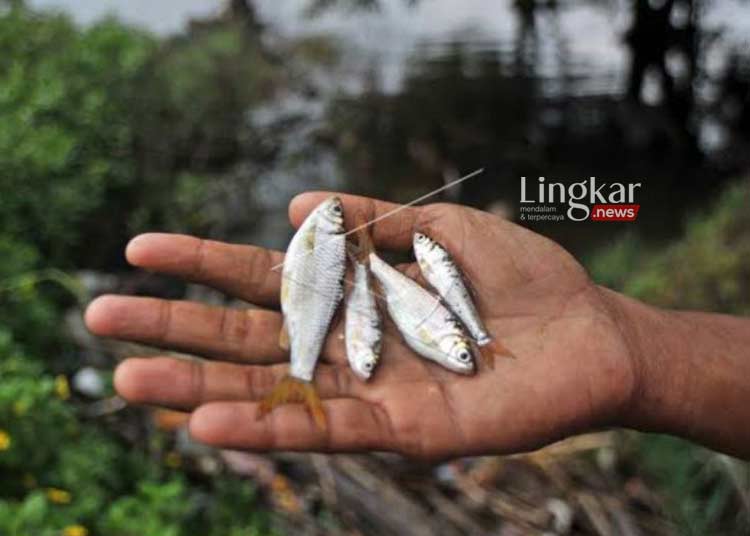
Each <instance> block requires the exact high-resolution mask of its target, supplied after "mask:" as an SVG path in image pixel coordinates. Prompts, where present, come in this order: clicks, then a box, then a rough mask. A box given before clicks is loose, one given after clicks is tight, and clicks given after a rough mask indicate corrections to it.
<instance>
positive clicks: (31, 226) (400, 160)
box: [0, 0, 750, 536]
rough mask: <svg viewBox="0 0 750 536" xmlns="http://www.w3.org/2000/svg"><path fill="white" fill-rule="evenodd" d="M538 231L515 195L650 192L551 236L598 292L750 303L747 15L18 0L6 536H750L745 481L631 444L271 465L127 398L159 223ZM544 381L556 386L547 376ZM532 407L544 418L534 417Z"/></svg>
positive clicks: (1, 283)
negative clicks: (148, 252) (367, 211)
mask: <svg viewBox="0 0 750 536" xmlns="http://www.w3.org/2000/svg"><path fill="white" fill-rule="evenodd" d="M479 167H484V168H485V170H486V171H485V173H484V174H483V175H481V176H479V177H477V178H475V179H471V180H469V181H467V182H465V183H463V184H462V185H461V186H460V187H459V188H455V189H451V190H448V191H447V192H446V193H445V195H444V196H443V197H441V198H440V199H436V200H448V201H453V202H460V203H464V204H468V205H472V206H476V207H478V208H482V209H485V210H490V211H493V212H495V213H497V214H499V215H502V216H503V217H506V218H509V219H515V218H516V217H517V209H518V200H519V198H520V197H519V196H520V191H519V177H520V176H522V175H525V176H528V177H532V178H535V177H536V176H539V175H543V176H546V177H552V178H556V179H561V180H570V181H574V180H580V179H582V178H587V177H589V176H590V175H596V176H597V177H600V178H602V179H603V180H619V181H624V182H628V181H639V182H642V183H643V188H642V190H641V194H640V197H639V199H638V201H639V202H640V203H641V211H640V213H639V217H638V221H637V222H636V223H634V224H615V223H575V224H568V223H547V224H546V225H545V224H541V223H540V224H537V225H536V226H532V228H533V229H535V230H536V231H539V232H541V233H543V234H545V235H547V236H550V237H552V238H554V239H555V240H557V241H559V242H560V243H562V244H563V245H564V246H565V247H566V248H568V249H569V250H571V251H573V252H574V253H575V254H576V255H577V256H578V257H579V258H580V259H582V260H583V262H584V263H585V265H586V266H587V268H588V269H589V270H590V271H591V273H592V275H593V277H594V278H595V279H596V280H597V281H598V282H600V283H602V284H605V285H608V286H610V287H613V288H616V289H618V290H620V291H624V292H626V293H628V294H630V295H632V296H635V297H638V298H640V299H643V300H646V301H649V302H651V303H656V304H659V305H663V306H669V307H691V308H700V309H704V310H711V311H722V312H727V313H735V314H748V313H749V312H750V210H749V209H750V178H748V169H750V4H749V3H748V2H745V1H742V0H715V1H713V2H708V1H699V0H651V1H646V0H619V1H616V0H611V1H605V0H600V1H593V0H592V1H586V0H569V1H565V0H546V1H541V0H540V1H535V0H516V1H511V0H506V1H490V0H471V1H464V2H461V3H457V2H452V1H450V0H411V1H404V0H381V1H377V0H338V1H337V0H292V1H287V2H283V3H282V2H274V1H272V0H189V1H188V0H183V1H181V2H155V1H151V2H147V1H144V0H138V1H129V2H116V1H114V0H108V1H101V0H98V1H94V0H26V1H24V0H0V184H1V185H2V187H1V190H0V534H2V535H6V534H7V535H9V536H16V535H18V536H20V535H29V534H33V535H35V536H37V535H40V536H46V535H50V536H52V535H61V534H62V535H63V536H94V535H107V536H109V535H113V536H131V535H132V536H135V535H138V536H163V535H167V536H170V535H174V536H179V535H193V534H196V535H197V534H200V535H209V536H211V535H216V536H219V535H221V536H225V535H230V536H240V535H256V534H278V535H285V534H311V535H312V534H333V535H358V534H373V535H380V534H383V535H392V534H398V535H412V534H413V535H422V534H424V535H429V534H446V535H454V534H455V535H459V534H498V535H503V536H510V535H525V534H594V535H609V534H624V535H628V536H635V535H650V534H695V535H706V534H748V533H750V470H749V468H748V465H747V464H746V463H743V462H740V461H739V460H736V459H733V458H730V457H728V456H724V455H720V454H717V453H714V452H711V451H708V450H706V449H702V448H699V447H696V446H694V445H691V444H690V443H688V442H685V441H681V440H677V439H674V438H670V437H664V436H658V435H644V434H637V433H634V432H625V431H612V432H609V431H607V432H601V433H596V434H589V435H585V436H581V437H576V438H572V439H570V440H567V441H564V442H562V443H559V444H556V445H553V446H551V447H548V448H546V449H543V450H541V451H538V452H534V453H530V454H524V455H519V456H513V457H486V458H473V459H462V460H457V461H454V462H451V463H447V464H442V465H438V466H428V465H420V464H415V463H413V462H409V461H406V460H403V459H401V458H399V457H396V456H391V455H375V454H373V455H364V456H321V455H308V454H283V453H282V454H274V455H269V456H266V455H259V454H247V453H239V452H230V451H218V450H215V449H208V448H205V447H202V446H200V445H197V444H194V443H192V442H191V441H190V439H189V438H188V436H187V433H186V431H185V428H184V425H185V416H184V415H182V414H180V413H176V412H168V411H155V410H150V409H145V408H131V407H127V406H126V405H125V404H124V403H123V401H122V400H120V399H119V398H118V397H117V396H115V394H114V392H113V389H112V385H111V377H112V369H113V367H114V366H115V365H116V363H117V362H118V361H119V360H121V359H122V358H124V357H125V356H127V355H132V354H136V353H137V354H139V355H144V354H149V353H155V352H156V350H155V349H149V348H144V347H139V346H136V345H133V344H121V343H116V342H113V341H103V340H97V339H94V338H93V337H91V336H90V335H89V334H88V333H87V332H86V330H85V328H84V327H83V324H82V320H81V311H82V308H83V307H85V304H86V303H87V302H88V301H89V300H90V299H91V298H92V297H94V296H96V295H98V294H100V293H103V292H118V293H134V294H148V295H157V296H163V297H170V298H185V299H195V300H201V301H207V302H211V303H222V304H230V305H241V304H233V303H232V302H230V301H229V300H228V298H227V297H225V296H222V295H220V294H218V293H215V292H212V291H209V290H207V289H205V288H200V287H196V286H186V285H184V284H181V283H179V282H176V281H172V280H168V279H165V278H160V277H157V276H154V275H150V274H144V273H139V272H136V271H133V270H131V269H129V268H128V266H127V265H126V263H125V261H124V258H123V254H122V251H123V247H124V245H125V244H126V242H127V240H128V238H129V237H132V236H133V235H134V234H136V233H139V232H141V231H146V230H164V231H173V232H184V233H192V234H197V235H200V236H204V237H212V238H216V239H220V240H227V241H232V242H241V243H256V244H262V245H265V246H269V247H274V248H284V247H285V244H286V242H287V241H288V239H289V237H290V235H291V232H292V230H291V228H290V226H289V224H288V222H287V218H286V206H287V203H288V201H289V199H290V198H291V197H292V196H293V195H294V194H296V193H299V192H302V191H305V190H309V189H319V188H326V189H336V190H342V191H348V192H354V193H358V194H364V195H373V196H378V197H382V198H385V199H389V200H393V201H401V202H405V201H410V200H411V199H413V198H415V197H417V196H418V195H421V194H423V193H425V192H427V191H429V190H431V189H433V188H436V187H439V186H441V185H443V184H445V183H446V182H447V181H450V180H452V179H454V178H457V177H459V176H460V175H462V174H465V173H468V172H470V171H473V170H475V169H477V168H479ZM540 381H543V379H540ZM521 410H522V408H521Z"/></svg>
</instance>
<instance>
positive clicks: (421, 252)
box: [412, 233, 508, 366]
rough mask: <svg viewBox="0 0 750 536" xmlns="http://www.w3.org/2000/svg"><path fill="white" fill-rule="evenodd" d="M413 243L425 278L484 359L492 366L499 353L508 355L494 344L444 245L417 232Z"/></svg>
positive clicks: (462, 278) (415, 254)
mask: <svg viewBox="0 0 750 536" xmlns="http://www.w3.org/2000/svg"><path fill="white" fill-rule="evenodd" d="M412 243H413V246H414V256H415V257H416V258H417V264H419V268H420V270H421V271H422V276H423V277H424V278H425V280H426V281H427V282H428V283H429V284H430V286H432V287H433V288H434V289H435V290H436V291H437V293H438V294H439V295H440V297H441V298H442V299H443V301H444V302H445V303H446V305H447V306H448V308H449V309H450V310H451V311H453V312H454V313H455V314H456V316H458V318H459V319H460V320H461V322H462V323H463V324H464V326H465V327H466V329H467V331H468V332H469V334H470V335H471V337H472V339H474V341H475V342H476V344H477V346H478V347H479V349H480V352H481V354H482V357H483V358H484V360H485V361H486V362H487V364H488V365H489V366H493V363H494V354H495V353H496V352H499V353H508V352H507V350H505V349H504V348H502V347H501V346H500V345H499V343H495V344H492V343H493V339H492V336H491V335H490V333H489V332H488V331H487V328H486V327H485V326H484V322H482V318H481V317H480V315H479V311H477V307H476V305H474V300H473V299H472V297H471V294H470V292H469V289H468V288H467V287H466V283H465V281H464V277H463V274H462V273H461V271H460V270H459V268H458V265H456V263H455V262H454V260H453V258H452V257H451V256H450V254H449V253H448V251H446V249H445V248H444V247H443V246H441V245H440V244H439V243H438V242H436V241H435V240H433V239H432V238H430V237H429V236H427V235H426V234H424V233H414V237H413V240H412Z"/></svg>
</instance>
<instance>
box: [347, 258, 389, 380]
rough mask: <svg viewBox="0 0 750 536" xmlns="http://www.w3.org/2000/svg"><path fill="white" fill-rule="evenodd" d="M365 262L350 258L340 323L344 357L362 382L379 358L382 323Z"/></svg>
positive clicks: (369, 374)
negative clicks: (350, 283)
mask: <svg viewBox="0 0 750 536" xmlns="http://www.w3.org/2000/svg"><path fill="white" fill-rule="evenodd" d="M368 271H369V270H368V268H367V264H366V263H365V262H361V261H359V260H355V261H354V286H353V287H352V290H351V292H350V293H349V297H348V298H347V302H346V322H345V324H344V332H345V343H346V357H347V359H349V365H350V366H351V367H352V370H353V371H354V373H355V374H356V375H357V376H358V377H359V378H361V379H362V380H364V381H367V380H368V379H369V378H370V376H371V375H372V372H373V370H374V369H375V366H376V365H377V364H378V360H379V359H380V349H381V343H382V339H383V331H382V325H381V322H380V314H379V312H378V307H377V304H376V303H375V294H374V293H373V290H372V285H371V284H370V276H369V273H368Z"/></svg>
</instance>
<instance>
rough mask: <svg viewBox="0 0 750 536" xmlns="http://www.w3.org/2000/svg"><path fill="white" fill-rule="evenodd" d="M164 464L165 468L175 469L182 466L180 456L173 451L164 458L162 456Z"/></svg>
mask: <svg viewBox="0 0 750 536" xmlns="http://www.w3.org/2000/svg"><path fill="white" fill-rule="evenodd" d="M164 463H165V464H166V465H167V467H171V468H172V469H177V468H178V467H180V466H181V465H182V456H180V454H179V453H178V452H175V451H172V452H169V453H167V455H166V456H164Z"/></svg>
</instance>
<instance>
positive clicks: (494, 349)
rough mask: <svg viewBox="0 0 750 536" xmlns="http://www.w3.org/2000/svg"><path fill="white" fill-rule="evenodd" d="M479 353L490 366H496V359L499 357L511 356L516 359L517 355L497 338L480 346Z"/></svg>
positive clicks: (491, 367) (492, 367)
mask: <svg viewBox="0 0 750 536" xmlns="http://www.w3.org/2000/svg"><path fill="white" fill-rule="evenodd" d="M479 354H480V355H481V356H482V361H484V363H485V364H486V365H487V367H488V368H490V369H494V368H495V359H496V358H497V357H509V358H511V359H516V356H515V355H514V354H513V352H511V351H510V350H509V349H508V348H506V347H505V345H503V343H501V342H500V341H498V340H497V339H492V340H491V341H490V342H489V343H487V344H485V345H484V346H480V347H479Z"/></svg>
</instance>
